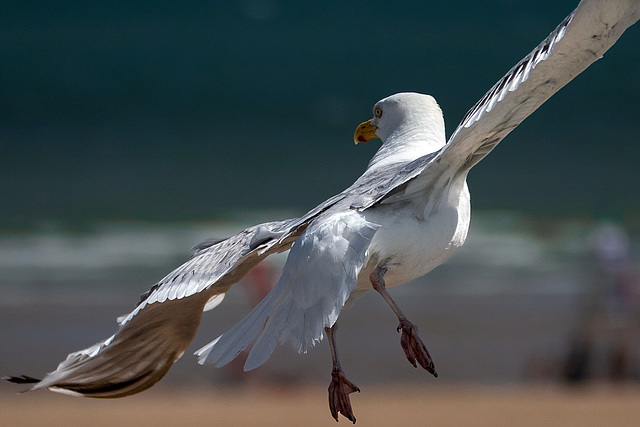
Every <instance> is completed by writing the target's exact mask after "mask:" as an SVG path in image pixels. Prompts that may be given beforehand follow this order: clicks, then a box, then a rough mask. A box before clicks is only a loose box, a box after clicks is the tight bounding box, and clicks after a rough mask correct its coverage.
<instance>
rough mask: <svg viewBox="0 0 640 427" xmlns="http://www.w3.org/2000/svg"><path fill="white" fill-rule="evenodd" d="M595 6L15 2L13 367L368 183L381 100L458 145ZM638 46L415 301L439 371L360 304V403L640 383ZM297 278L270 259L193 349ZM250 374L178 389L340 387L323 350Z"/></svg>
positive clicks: (516, 140) (94, 334) (6, 69)
mask: <svg viewBox="0 0 640 427" xmlns="http://www.w3.org/2000/svg"><path fill="white" fill-rule="evenodd" d="M576 4H577V1H576V0H561V1H560V0H545V1H539V2H530V1H495V2H488V3H487V2H474V1H463V0H456V1H450V2H424V1H405V2H385V1H369V2H364V1H350V2H343V1H325V2H322V3H304V4H303V3H300V2H287V1H281V0H239V1H230V2H204V1H200V2H198V1H196V2H188V3H185V2H151V1H137V2H124V1H122V2H120V1H115V2H108V3H95V2H80V1H64V2H55V1H54V2H52V1H41V2H39V1H23V2H13V3H11V4H7V5H4V6H3V8H2V11H0V22H1V24H0V40H1V42H0V81H1V82H2V83H1V84H0V149H1V155H0V182H1V184H0V207H1V209H0V318H1V321H2V322H1V323H2V325H3V327H2V328H0V340H1V341H2V343H3V345H2V346H0V374H2V375H6V374H21V373H26V374H29V375H34V376H39V375H42V374H43V373H44V372H47V371H50V370H52V369H53V368H54V367H55V366H56V364H57V363H58V362H59V361H61V360H62V359H63V358H64V357H65V356H66V354H68V353H69V352H70V351H74V350H78V349H80V348H84V347H87V346H89V345H91V344H93V343H95V342H97V341H99V340H101V339H103V338H105V337H106V336H108V335H110V334H112V333H113V331H114V330H115V327H116V323H115V318H116V316H118V315H121V314H124V313H126V312H128V311H130V310H131V309H132V308H133V305H134V303H135V302H136V301H137V299H138V295H139V294H141V293H142V292H144V291H145V290H146V289H148V288H149V287H150V286H151V285H152V284H153V283H155V282H156V281H157V280H159V279H160V278H162V277H163V276H164V275H165V274H166V273H168V272H169V271H171V270H172V269H173V268H175V267H177V266H178V265H179V264H180V263H182V262H183V261H185V260H186V259H188V257H189V248H191V247H192V246H193V245H195V244H197V243H199V242H200V241H202V240H205V239H206V238H209V237H212V236H218V237H224V236H226V235H229V234H232V233H234V232H236V231H238V230H239V229H241V228H242V227H245V226H247V225H251V224H254V223H257V222H260V221H267V220H274V219H281V218H285V217H290V216H295V215H299V214H302V213H304V212H305V211H307V210H309V209H311V208H313V207H314V206H315V205H316V204H318V203H320V202H322V201H323V200H324V199H326V198H328V197H330V196H332V195H333V194H336V193H338V192H340V191H341V190H342V189H344V188H345V187H347V186H348V185H350V184H351V183H352V182H353V181H354V180H355V179H356V178H357V177H358V176H359V175H360V174H361V173H362V171H363V170H364V168H365V167H366V165H367V162H368V161H369V159H370V158H371V156H372V155H373V153H374V152H375V150H376V149H377V148H378V146H379V142H378V141H371V142H370V143H368V144H360V145H358V146H357V147H356V146H354V144H353V142H352V135H353V131H354V129H355V127H356V125H357V124H358V123H360V122H362V121H364V120H367V119H369V118H370V117H371V108H372V106H373V104H374V103H375V102H376V101H378V100H379V99H381V98H383V97H385V96H388V95H390V94H392V93H396V92H400V91H416V92H423V93H429V94H432V95H433V96H435V97H436V99H437V100H438V101H439V103H440V105H441V107H442V109H443V111H444V114H445V120H446V122H447V131H448V133H451V132H452V131H453V130H454V129H455V127H456V125H457V123H458V121H459V120H460V119H461V118H462V117H463V115H464V113H465V112H466V111H467V110H468V109H469V108H470V107H471V106H472V105H473V104H474V103H475V102H476V101H477V100H478V99H479V98H480V97H481V96H482V95H483V94H484V92H485V91H486V90H488V89H489V88H490V87H491V86H492V85H493V84H494V83H495V82H496V81H497V80H498V79H499V78H500V77H501V76H502V75H503V74H504V73H505V72H506V71H507V70H508V69H509V68H511V67H512V66H513V65H514V64H515V63H516V62H517V61H519V60H520V59H521V58H522V57H524V56H525V55H526V54H527V53H528V52H529V51H530V50H531V49H532V48H533V47H535V46H536V45H537V44H538V43H539V42H540V41H541V40H542V39H544V38H545V37H546V36H547V35H548V34H549V32H551V31H552V30H553V29H554V28H555V26H556V25H557V24H558V23H560V21H561V20H562V19H563V18H564V17H565V16H566V15H568V14H569V13H570V12H571V10H573V8H575V6H576ZM639 45H640V30H639V28H638V27H632V28H631V29H629V30H628V31H627V32H626V33H625V34H624V35H623V36H622V38H621V39H620V41H619V42H618V43H617V44H616V45H615V46H614V47H613V48H612V49H611V50H610V51H609V52H608V53H607V54H606V55H605V58H604V60H602V61H599V62H597V63H595V64H594V65H593V66H591V67H590V68H589V69H588V70H587V71H586V72H585V73H583V74H582V75H580V76H579V77H578V78H576V80H574V81H573V82H571V83H570V84H569V85H568V86H567V87H565V88H564V89H562V90H561V91H560V92H559V93H558V94H556V95H554V97H553V98H552V99H551V100H549V101H548V102H547V103H545V104H544V105H543V106H542V107H541V108H540V110H539V111H537V112H536V113H535V114H533V116H531V117H530V118H528V119H527V120H526V121H525V122H524V123H523V124H522V125H521V126H520V127H518V128H517V129H516V130H515V131H514V132H512V134H510V135H509V137H508V138H507V139H506V140H505V141H503V143H502V144H501V145H500V146H499V147H498V148H497V149H496V150H495V151H494V152H493V153H492V154H491V155H490V156H489V157H487V158H486V159H485V160H484V161H483V162H482V163H481V164H479V165H478V166H477V167H476V168H475V169H474V170H473V171H472V172H471V174H470V176H469V186H470V189H471V193H472V203H473V207H474V215H473V221H472V226H471V230H470V232H469V237H468V240H467V244H466V245H465V246H464V247H463V249H462V250H461V251H460V252H459V254H457V255H456V256H455V257H454V258H453V259H452V260H451V261H450V262H449V263H448V264H446V265H444V266H442V267H439V268H438V269H437V270H435V271H434V272H432V273H431V274H429V275H428V276H427V277H425V278H422V279H419V280H418V281H416V283H414V284H411V285H406V286H402V287H399V288H395V289H393V290H392V294H393V295H394V297H395V298H397V301H398V303H399V304H400V305H401V306H402V307H403V308H404V310H405V312H406V313H407V314H408V315H409V317H410V318H411V319H412V320H413V321H414V322H415V323H417V324H418V325H419V327H420V330H421V333H422V336H423V338H424V340H425V342H426V344H427V346H428V347H429V349H430V352H431V354H432V355H433V356H434V359H435V362H436V365H437V367H438V371H439V374H440V377H439V378H438V380H437V381H435V380H433V378H431V377H430V376H428V374H426V373H425V372H422V371H417V370H415V369H413V368H412V367H411V366H409V365H408V364H407V362H406V360H405V359H404V356H403V354H402V351H401V349H400V346H399V336H398V335H397V334H396V332H395V327H396V319H395V317H394V315H393V313H392V312H391V311H390V310H389V309H388V307H387V306H386V304H385V303H384V302H383V301H382V300H381V299H380V298H379V297H378V296H377V295H367V296H365V297H364V298H363V299H362V300H361V301H359V302H358V304H356V306H355V307H354V308H353V309H350V310H348V311H345V313H344V314H343V316H342V317H341V319H344V320H343V321H342V322H341V323H342V325H341V329H340V333H339V335H338V341H339V346H340V348H341V354H342V357H343V365H344V367H345V370H346V371H347V373H348V376H349V378H350V379H352V380H353V381H354V382H355V383H356V384H358V385H359V386H360V387H361V388H363V390H364V388H365V387H366V386H367V385H372V386H375V385H379V386H388V385H390V384H419V385H424V384H429V385H437V384H454V385H455V384H462V383H464V384H469V383H473V384H481V385H487V384H488V385H495V384H507V385H513V384H516V385H522V384H531V383H540V382H543V383H554V384H556V383H562V384H564V383H571V384H576V383H578V384H582V383H588V382H589V381H595V382H598V383H603V382H605V383H607V384H609V383H611V384H622V383H624V384H629V383H634V382H637V380H638V379H639V378H640V340H639V337H640V334H639V332H640V330H639V321H638V313H639V303H640V273H639V265H640V264H638V263H639V262H640V244H639V242H640V239H639V236H640V199H639V198H638V194H640V179H639V172H638V167H637V165H638V164H639V163H640V144H639V142H640V141H639V139H640V136H639V135H640V124H639V122H638V117H639V116H640V115H639V113H640V108H639V107H638V100H640V80H639V79H638V78H637V76H638V73H639V72H640V50H639V49H638V46H639ZM282 263H283V259H282V258H281V257H280V258H273V259H271V258H270V259H269V262H268V263H267V264H265V266H263V267H262V268H261V269H260V270H257V271H254V272H252V273H251V274H250V275H249V276H248V277H247V278H246V279H245V280H244V281H243V282H242V284H241V286H237V287H235V288H234V289H233V290H232V291H231V292H230V294H229V296H228V298H227V300H225V303H224V304H223V305H222V306H221V307H220V308H218V309H216V310H215V311H213V312H211V313H208V314H206V315H205V317H204V320H203V325H202V326H201V329H200V332H199V334H198V336H197V337H196V340H195V342H194V345H193V350H195V349H197V348H199V346H201V345H203V344H205V343H206V342H208V341H209V340H211V339H212V338H214V337H216V336H218V334H220V333H222V332H224V330H225V329H226V328H227V327H229V326H230V325H232V324H233V323H234V322H235V321H237V320H239V318H241V317H242V315H243V314H244V313H245V312H246V311H247V310H248V309H249V308H250V307H251V306H252V304H254V303H255V299H256V298H257V296H258V295H261V294H263V293H264V292H266V291H267V290H268V289H269V287H270V286H272V285H273V283H274V281H275V280H277V276H278V269H279V267H280V266H281V265H282ZM240 371H241V365H234V366H231V367H229V368H225V369H214V368H212V367H200V366H198V365H197V364H196V361H195V358H194V357H192V356H189V352H187V355H186V356H185V357H184V358H183V360H180V361H179V362H178V363H177V364H176V365H175V366H174V368H173V369H172V370H171V372H169V374H168V375H167V378H166V379H165V380H164V381H163V383H164V384H168V385H172V384H173V385H184V386H188V387H191V386H194V385H199V386H202V387H209V388H211V389H215V388H216V387H229V386H235V385H243V384H247V383H252V382H255V383H261V384H263V383H264V384H274V383H275V384H279V385H281V386H295V385H299V384H310V383H315V382H316V381H317V382H320V383H322V384H324V383H325V382H326V383H327V384H328V381H329V372H330V357H329V354H328V349H327V348H326V344H324V343H322V344H321V345H320V346H319V348H316V349H314V350H313V351H311V352H310V353H309V354H307V355H305V356H298V355H296V354H294V352H293V351H292V350H291V349H289V348H288V347H286V346H285V347H283V348H280V349H279V350H278V351H277V352H276V354H275V355H274V357H273V358H272V360H271V361H270V362H268V364H267V365H265V366H264V367H263V368H261V369H259V370H257V371H256V372H252V373H250V374H242V373H241V372H240ZM323 387H324V386H323ZM323 387H321V388H323ZM2 389H3V390H7V393H9V394H10V393H11V391H13V390H15V387H14V388H7V386H5V385H3V386H2ZM3 394H4V393H3ZM23 398H24V396H23ZM322 404H324V402H322Z"/></svg>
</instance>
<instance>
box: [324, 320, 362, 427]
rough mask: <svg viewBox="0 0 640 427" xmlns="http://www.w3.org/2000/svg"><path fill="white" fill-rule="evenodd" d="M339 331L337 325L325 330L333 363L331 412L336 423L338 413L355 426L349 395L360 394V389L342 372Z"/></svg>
mask: <svg viewBox="0 0 640 427" xmlns="http://www.w3.org/2000/svg"><path fill="white" fill-rule="evenodd" d="M337 329H338V324H337V323H335V324H334V325H333V326H332V327H331V328H324V330H325V332H326V334H327V338H328V340H329V349H330V350H331V360H332V361H333V369H332V371H331V384H329V410H331V415H332V416H333V418H334V419H335V420H336V421H338V413H342V415H344V416H345V417H346V418H347V419H348V420H349V421H351V422H352V423H354V424H355V423H356V417H355V416H354V415H353V410H352V409H351V400H349V394H351V393H353V392H355V391H357V392H358V393H359V392H360V389H359V388H358V387H357V386H356V385H355V384H353V383H352V382H351V381H349V380H348V379H347V378H346V377H345V376H344V372H342V368H341V367H340V359H338V350H337V349H336V337H335V333H336V330H337Z"/></svg>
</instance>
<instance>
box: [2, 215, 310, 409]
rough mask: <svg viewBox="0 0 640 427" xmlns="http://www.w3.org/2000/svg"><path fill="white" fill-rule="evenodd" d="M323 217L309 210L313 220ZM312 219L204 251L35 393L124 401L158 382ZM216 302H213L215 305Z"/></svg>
mask: <svg viewBox="0 0 640 427" xmlns="http://www.w3.org/2000/svg"><path fill="white" fill-rule="evenodd" d="M315 215H317V212H315V210H314V211H312V212H310V217H311V218H312V217H314V216H315ZM308 221H309V218H308V217H307V216H305V217H303V218H296V219H291V220H285V221H276V222H269V223H265V224H260V225H257V226H253V227H249V228H247V229H245V230H243V231H241V232H240V233H238V234H236V235H235V236H232V237H230V238H228V239H225V240H222V241H218V242H208V243H205V244H203V245H201V246H200V247H199V248H198V249H197V252H196V254H195V255H194V257H193V258H192V259H191V260H189V261H187V262H186V263H184V264H183V265H182V266H180V267H178V268H177V269H176V270H174V271H173V272H171V273H170V274H168V275H167V276H166V277H165V278H164V279H162V280H161V281H160V282H158V283H157V284H156V285H154V286H153V287H152V288H151V290H150V291H149V292H147V293H146V294H145V295H143V298H142V300H141V301H140V302H139V303H138V305H137V306H136V307H135V309H134V310H133V311H132V312H131V313H129V315H127V316H125V317H124V318H123V319H122V320H121V321H120V326H119V328H118V331H117V332H116V333H115V334H114V335H113V336H111V337H109V338H108V339H106V340H104V341H102V342H100V343H97V344H95V345H93V346H91V347H89V348H87V349H84V350H81V351H78V352H75V353H71V354H69V356H67V358H66V359H65V360H64V361H63V362H62V363H60V365H58V367H57V369H56V370H55V371H53V372H51V373H49V374H47V375H46V376H45V377H44V378H43V379H42V380H41V381H38V380H37V379H34V378H31V377H14V378H9V380H13V381H14V382H21V383H26V382H31V383H34V382H35V383H36V384H35V385H34V386H33V387H32V389H34V390H35V389H39V388H49V389H51V390H54V391H59V392H67V393H70V394H78V395H82V396H87V397H122V396H128V395H130V394H134V393H138V392H140V391H142V390H145V389H147V388H149V387H151V386H152V385H153V384H155V383H156V382H157V381H158V380H160V378H162V377H163V376H164V375H165V374H166V373H167V371H168V370H169V368H170V367H171V365H172V364H173V363H174V362H175V361H176V360H178V358H180V356H182V354H183V353H184V351H185V350H186V349H187V347H188V346H189V345H190V344H191V341H192V340H193V338H194V336H195V334H196V331H197V329H198V326H199V324H200V320H201V318H202V312H203V310H204V309H205V308H207V305H208V304H207V303H209V302H210V301H213V302H219V301H220V299H221V297H222V296H223V295H224V293H225V292H226V291H227V290H228V289H229V288H230V287H231V286H232V285H233V284H234V283H235V282H237V281H238V280H240V279H241V278H242V277H243V276H244V275H245V274H246V273H247V272H248V271H249V270H250V269H251V268H252V267H253V266H255V265H256V264H257V263H259V262H260V261H262V260H263V259H264V258H265V257H267V256H268V255H269V254H271V253H274V252H278V251H283V250H287V249H289V247H290V246H291V245H292V244H293V242H294V241H295V239H296V238H297V237H298V236H299V235H300V233H302V232H303V231H304V229H305V228H306V226H307V225H308ZM211 305H212V304H211V303H210V304H209V306H211Z"/></svg>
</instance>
